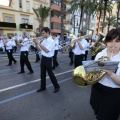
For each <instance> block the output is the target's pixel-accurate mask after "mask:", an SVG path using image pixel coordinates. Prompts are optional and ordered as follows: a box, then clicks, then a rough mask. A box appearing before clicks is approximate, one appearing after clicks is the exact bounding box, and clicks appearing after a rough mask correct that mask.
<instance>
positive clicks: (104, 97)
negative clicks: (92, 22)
mask: <svg viewBox="0 0 120 120" xmlns="http://www.w3.org/2000/svg"><path fill="white" fill-rule="evenodd" d="M105 43H106V48H105V49H104V50H102V51H101V52H99V53H98V54H97V55H96V57H95V60H98V59H99V58H101V57H102V56H107V57H109V58H110V61H119V60H120V29H112V30H110V31H109V32H108V33H107V35H106V38H105ZM103 71H104V72H105V73H106V74H105V76H104V77H103V78H102V79H101V80H100V81H99V82H98V83H96V84H94V85H92V89H91V97H90V104H91V106H92V108H93V110H94V113H95V115H96V119H97V120H118V118H119V115H120V64H119V65H118V68H117V70H116V71H115V72H112V71H110V70H103Z"/></svg>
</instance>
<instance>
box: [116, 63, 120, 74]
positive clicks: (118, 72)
mask: <svg viewBox="0 0 120 120" xmlns="http://www.w3.org/2000/svg"><path fill="white" fill-rule="evenodd" d="M116 75H119V76H120V62H119V64H118V69H117V72H116Z"/></svg>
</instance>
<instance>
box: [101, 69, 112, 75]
mask: <svg viewBox="0 0 120 120" xmlns="http://www.w3.org/2000/svg"><path fill="white" fill-rule="evenodd" d="M103 72H105V73H106V74H107V75H108V76H112V74H113V72H112V71H111V70H103Z"/></svg>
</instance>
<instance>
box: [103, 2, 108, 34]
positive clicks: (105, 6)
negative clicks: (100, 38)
mask: <svg viewBox="0 0 120 120" xmlns="http://www.w3.org/2000/svg"><path fill="white" fill-rule="evenodd" d="M104 2H105V3H104V17H103V23H104V22H105V16H106V9H107V2H108V0H104ZM103 30H104V25H103V26H102V32H103Z"/></svg>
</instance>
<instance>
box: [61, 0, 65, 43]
mask: <svg viewBox="0 0 120 120" xmlns="http://www.w3.org/2000/svg"><path fill="white" fill-rule="evenodd" d="M63 1H64V0H61V40H62V43H63V42H64V24H63V19H64V2H63Z"/></svg>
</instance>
